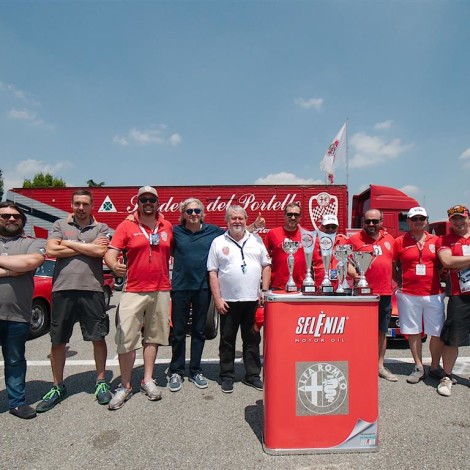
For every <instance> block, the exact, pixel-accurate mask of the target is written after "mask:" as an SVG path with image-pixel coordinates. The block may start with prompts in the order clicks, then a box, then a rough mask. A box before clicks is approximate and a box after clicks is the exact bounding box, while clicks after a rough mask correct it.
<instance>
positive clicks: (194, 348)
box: [170, 289, 211, 376]
mask: <svg viewBox="0 0 470 470" xmlns="http://www.w3.org/2000/svg"><path fill="white" fill-rule="evenodd" d="M210 298H211V294H210V291H209V289H201V290H182V291H173V292H172V293H171V321H172V323H173V339H172V341H171V349H172V352H173V354H172V358H171V364H170V373H171V374H175V373H176V374H179V375H181V376H183V375H184V370H185V358H186V324H187V323H188V319H189V310H190V308H191V307H192V327H191V359H190V361H189V373H190V374H191V375H193V374H198V373H200V372H202V369H201V357H202V351H203V349H204V343H205V342H206V335H205V329H206V317H207V309H208V308H209V303H210Z"/></svg>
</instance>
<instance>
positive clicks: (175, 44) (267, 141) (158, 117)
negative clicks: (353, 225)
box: [0, 0, 470, 219]
mask: <svg viewBox="0 0 470 470" xmlns="http://www.w3.org/2000/svg"><path fill="white" fill-rule="evenodd" d="M468 18H470V2H467V1H464V0H463V1H452V0H449V1H432V0H431V1H413V0H404V1H393V0H389V1H352V0H351V1H346V0H342V1H336V0H324V1H323V0H319V1H308V0H304V1H295V0H289V1H267V0H266V1H249V0H245V1H228V0H217V1H202V0H193V1H177V0H174V1H148V2H141V1H132V2H131V1H121V2H117V1H101V2H99V1H67V0H62V1H60V2H59V1H57V2H47V1H35V2H32V1H28V2H27V1H21V0H14V1H1V0H0V64H1V66H0V168H1V169H2V171H3V174H4V180H5V189H8V188H10V187H16V186H21V185H22V182H23V179H24V178H30V177H32V176H33V175H34V174H35V173H36V172H38V171H50V172H52V173H53V174H54V175H55V176H59V177H62V178H63V179H64V180H65V181H66V182H67V184H68V185H73V186H83V185H86V181H87V180H88V179H90V178H92V179H94V180H95V181H97V182H99V181H105V183H106V185H143V184H152V185H155V186H157V187H158V186H162V185H204V184H251V183H256V182H257V183H269V182H272V183H275V184H280V183H296V182H301V183H317V182H318V183H320V182H323V181H324V174H323V173H322V172H321V170H320V161H321V159H322V157H323V155H324V153H325V151H326V149H327V147H328V145H329V144H330V143H331V141H332V139H333V138H334V136H335V135H336V133H337V132H338V131H339V129H340V128H341V126H342V125H343V123H344V122H345V120H346V119H347V120H348V134H349V147H348V148H349V153H348V159H349V177H348V178H347V176H346V169H345V167H339V168H338V169H337V172H336V180H335V181H336V183H339V184H345V183H346V182H347V181H348V182H349V194H350V196H352V195H353V194H356V193H358V192H360V191H361V190H363V189H364V188H365V187H367V186H368V185H369V184H371V183H373V184H382V185H388V186H393V187H396V188H400V189H403V190H404V191H405V192H406V193H407V194H409V195H410V196H413V197H415V198H416V199H418V201H419V202H420V203H421V204H424V205H425V206H426V207H427V209H428V211H429V213H430V216H431V219H442V218H445V211H446V209H447V208H448V207H449V206H451V205H453V204H455V203H466V204H468V203H470V187H469V184H468V181H469V177H470V127H469V113H470V93H469V85H468V83H469V80H470V73H469V72H470V61H469V60H468V52H467V49H468V44H469V43H470V28H469V27H468ZM195 195H196V196H197V194H195Z"/></svg>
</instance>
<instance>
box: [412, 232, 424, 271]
mask: <svg viewBox="0 0 470 470" xmlns="http://www.w3.org/2000/svg"><path fill="white" fill-rule="evenodd" d="M412 237H413V238H414V240H415V241H416V248H418V252H419V261H418V263H419V264H423V250H424V246H425V245H426V234H425V235H424V241H422V242H420V241H418V240H416V238H415V237H414V236H413V235H412Z"/></svg>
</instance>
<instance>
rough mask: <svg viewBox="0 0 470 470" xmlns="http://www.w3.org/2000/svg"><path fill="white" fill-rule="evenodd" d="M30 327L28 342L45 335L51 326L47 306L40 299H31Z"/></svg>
mask: <svg viewBox="0 0 470 470" xmlns="http://www.w3.org/2000/svg"><path fill="white" fill-rule="evenodd" d="M31 311H32V315H31V326H30V327H29V333H28V340H30V339H35V338H39V337H40V336H43V335H45V334H46V333H47V332H48V331H49V329H50V324H51V314H50V310H49V306H48V305H47V303H46V302H45V301H44V300H42V299H33V304H32V308H31Z"/></svg>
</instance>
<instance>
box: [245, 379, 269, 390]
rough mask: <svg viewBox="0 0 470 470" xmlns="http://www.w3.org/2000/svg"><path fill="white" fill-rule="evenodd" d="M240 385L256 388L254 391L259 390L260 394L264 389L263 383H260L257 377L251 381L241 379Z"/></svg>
mask: <svg viewBox="0 0 470 470" xmlns="http://www.w3.org/2000/svg"><path fill="white" fill-rule="evenodd" d="M242 383H244V384H245V385H248V387H253V388H256V390H259V391H260V392H262V391H263V389H264V386H263V382H262V381H261V379H260V378H259V377H257V378H256V379H251V380H248V379H243V380H242Z"/></svg>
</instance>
